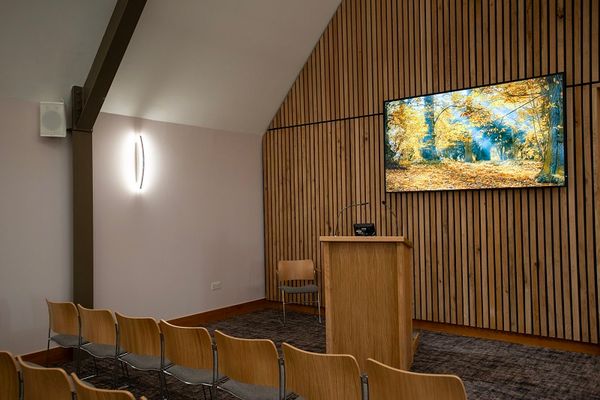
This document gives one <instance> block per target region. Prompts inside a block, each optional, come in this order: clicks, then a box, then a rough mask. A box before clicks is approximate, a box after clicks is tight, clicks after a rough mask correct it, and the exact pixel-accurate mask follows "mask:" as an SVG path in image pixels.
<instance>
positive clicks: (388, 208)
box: [381, 200, 400, 234]
mask: <svg viewBox="0 0 600 400" xmlns="http://www.w3.org/2000/svg"><path fill="white" fill-rule="evenodd" d="M381 204H383V206H384V207H385V209H386V210H388V211H389V212H390V214H392V215H393V216H394V219H395V221H396V234H398V233H399V232H400V230H399V229H398V215H396V213H395V212H394V210H392V207H390V206H388V205H387V203H386V202H385V200H381Z"/></svg>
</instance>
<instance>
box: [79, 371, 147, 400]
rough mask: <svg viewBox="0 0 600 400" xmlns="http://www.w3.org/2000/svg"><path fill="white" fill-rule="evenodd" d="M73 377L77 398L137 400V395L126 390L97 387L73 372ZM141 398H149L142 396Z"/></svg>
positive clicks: (84, 399)
mask: <svg viewBox="0 0 600 400" xmlns="http://www.w3.org/2000/svg"><path fill="white" fill-rule="evenodd" d="M71 378H72V379H73V384H74V386H75V391H76V392H77V400H135V397H134V396H133V395H132V394H131V393H130V392H128V391H126V390H105V389H96V388H93V387H90V386H88V385H86V384H85V383H83V382H82V381H81V380H80V379H79V378H78V377H77V375H76V374H74V373H72V374H71ZM140 400H147V399H146V397H144V396H142V397H140Z"/></svg>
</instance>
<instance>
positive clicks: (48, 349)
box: [44, 336, 50, 368]
mask: <svg viewBox="0 0 600 400" xmlns="http://www.w3.org/2000/svg"><path fill="white" fill-rule="evenodd" d="M49 353H50V336H48V346H47V347H46V358H45V360H44V367H46V368H48V354H49Z"/></svg>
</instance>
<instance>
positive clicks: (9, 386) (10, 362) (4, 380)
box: [0, 351, 21, 400]
mask: <svg viewBox="0 0 600 400" xmlns="http://www.w3.org/2000/svg"><path fill="white" fill-rule="evenodd" d="M20 374H21V373H20V371H19V367H18V365H17V363H16V362H15V359H14V358H13V356H12V354H10V353H9V352H8V351H0V399H2V400H19V396H20V393H21V377H20Z"/></svg>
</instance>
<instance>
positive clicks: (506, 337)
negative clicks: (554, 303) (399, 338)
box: [413, 320, 600, 356]
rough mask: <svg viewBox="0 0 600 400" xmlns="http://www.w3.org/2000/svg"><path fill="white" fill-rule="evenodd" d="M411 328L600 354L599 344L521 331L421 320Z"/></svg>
mask: <svg viewBox="0 0 600 400" xmlns="http://www.w3.org/2000/svg"><path fill="white" fill-rule="evenodd" d="M413 328H414V329H421V330H425V331H433V332H442V333H449V334H452V335H459V336H468V337H475V338H480V339H490V340H500V341H502V342H509V343H516V344H523V345H527V346H537V347H546V348H550V349H554V350H562V351H572V352H577V353H586V354H592V355H596V356H598V355H600V345H597V344H592V343H582V342H575V341H572V340H565V339H555V338H549V337H542V336H534V335H525V334H522V333H513V332H504V331H498V330H493V329H483V328H473V327H470V326H461V325H452V324H444V323H440V322H430V321H423V320H413Z"/></svg>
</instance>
